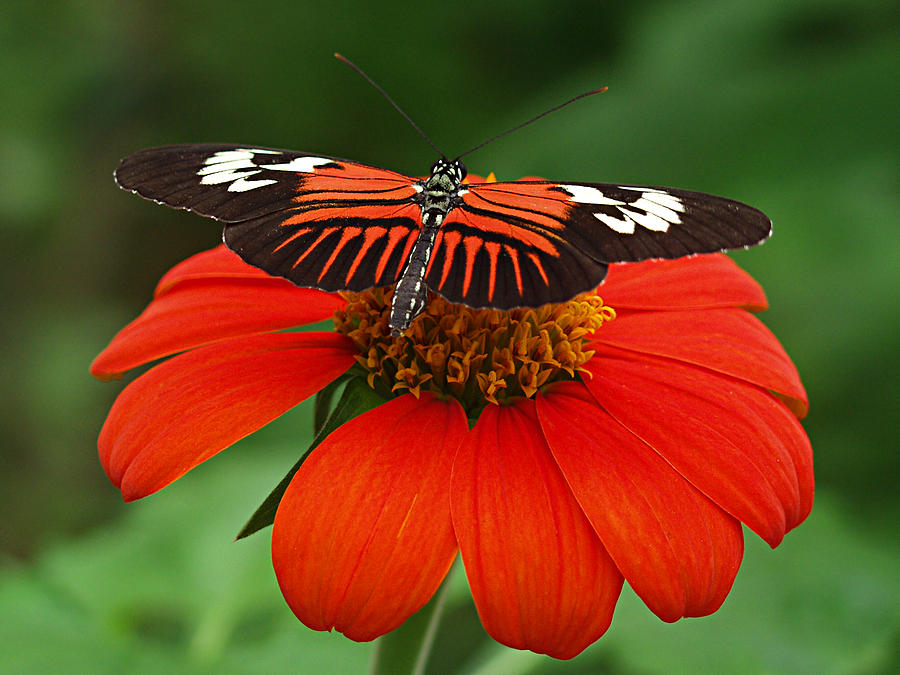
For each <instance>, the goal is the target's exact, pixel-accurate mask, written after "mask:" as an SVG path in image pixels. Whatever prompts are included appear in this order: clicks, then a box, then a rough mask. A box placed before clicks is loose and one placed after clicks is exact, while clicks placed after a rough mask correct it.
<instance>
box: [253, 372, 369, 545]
mask: <svg viewBox="0 0 900 675" xmlns="http://www.w3.org/2000/svg"><path fill="white" fill-rule="evenodd" d="M332 393H333V392H332ZM384 402H385V400H384V399H383V398H381V397H380V396H379V395H378V394H376V393H375V392H374V391H372V389H371V387H369V385H368V384H366V381H365V380H364V379H362V378H358V377H357V378H353V379H351V380H350V381H349V382H348V383H347V386H346V388H345V389H344V393H343V394H342V395H341V399H340V400H339V401H338V403H337V405H336V406H335V407H334V410H332V411H331V414H330V415H329V416H328V419H327V421H326V422H325V424H324V425H323V426H322V427H321V429H319V431H318V433H316V437H315V438H314V439H313V442H312V443H311V444H310V446H309V448H308V449H307V450H306V452H304V453H303V456H302V457H300V459H299V460H297V463H296V464H294V466H293V467H291V470H290V471H288V472H287V474H286V475H285V477H284V478H282V479H281V482H280V483H278V485H277V486H276V487H275V489H274V490H272V492H270V493H269V496H268V497H266V499H265V501H263V503H262V504H260V506H259V508H257V509H256V511H255V512H254V513H253V515H252V516H250V520H248V521H247V523H246V524H245V525H244V527H242V528H241V531H240V532H238V534H237V537H235V539H243V538H244V537H248V536H250V535H251V534H253V533H254V532H258V531H259V530H261V529H263V528H264V527H268V526H269V525H271V524H272V523H274V522H275V511H277V510H278V504H279V503H280V502H281V498H282V496H284V491H285V490H287V486H288V485H289V484H290V482H291V479H292V478H293V477H294V474H295V473H297V470H298V469H299V468H300V466H301V465H302V464H303V462H304V461H306V458H307V457H309V453H311V452H312V451H313V450H314V449H315V447H316V446H317V445H319V443H321V442H322V441H323V440H325V438H326V437H327V436H328V435H329V434H330V433H331V432H332V431H334V430H335V429H337V428H338V427H339V426H341V425H342V424H344V422H347V421H349V420H351V419H353V418H354V417H358V416H359V415H361V414H363V413H364V412H366V411H368V410H371V409H372V408H375V407H377V406H379V405H381V404H382V403H384Z"/></svg>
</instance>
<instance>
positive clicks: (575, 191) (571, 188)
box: [559, 185, 622, 206]
mask: <svg viewBox="0 0 900 675" xmlns="http://www.w3.org/2000/svg"><path fill="white" fill-rule="evenodd" d="M559 187H561V188H562V189H563V190H565V191H566V192H568V193H569V194H570V195H572V199H571V201H573V202H578V203H579V204H607V205H612V206H621V205H622V202H620V201H619V200H617V199H610V198H609V197H607V196H606V195H605V194H603V192H601V191H600V190H598V189H597V188H592V187H588V186H587V185H560V186H559Z"/></svg>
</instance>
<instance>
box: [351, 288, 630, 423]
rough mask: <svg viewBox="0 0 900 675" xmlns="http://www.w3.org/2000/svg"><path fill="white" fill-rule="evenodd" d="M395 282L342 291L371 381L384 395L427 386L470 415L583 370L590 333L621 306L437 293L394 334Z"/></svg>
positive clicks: (584, 298)
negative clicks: (511, 303) (506, 305)
mask: <svg viewBox="0 0 900 675" xmlns="http://www.w3.org/2000/svg"><path fill="white" fill-rule="evenodd" d="M392 293H393V291H392V289H390V288H375V289H372V290H369V291H363V292H361V293H350V292H346V293H342V295H343V296H344V297H345V298H346V299H347V306H346V307H345V308H344V309H341V310H339V311H338V312H336V313H335V326H336V328H337V330H338V332H340V333H343V334H345V335H347V336H348V337H349V338H350V339H351V340H353V341H354V342H355V343H356V345H357V346H358V347H359V354H358V355H357V357H356V360H357V362H358V363H359V364H360V365H361V366H362V367H363V368H365V369H366V370H367V371H368V382H369V385H370V386H372V387H373V388H375V389H376V390H380V391H383V392H385V393H387V392H392V393H402V392H405V391H408V392H410V393H412V394H413V395H414V396H419V394H420V392H421V391H423V390H426V391H432V392H434V393H436V394H438V395H439V396H443V397H449V396H452V397H453V398H456V399H458V400H459V401H460V402H461V403H462V404H463V406H464V407H465V408H466V410H467V411H468V412H469V414H470V415H473V416H474V415H475V414H477V412H478V411H480V410H481V408H483V407H484V406H485V405H487V404H501V403H503V402H504V401H509V400H511V399H513V398H516V397H522V396H525V397H532V396H534V395H535V394H536V393H537V392H538V391H539V390H540V389H541V387H543V386H545V385H547V384H549V383H551V382H557V381H560V380H571V379H574V378H576V377H577V376H578V373H585V372H586V371H585V370H584V369H583V368H582V365H583V364H584V363H585V362H586V361H587V360H588V359H590V358H591V356H593V351H591V350H588V349H584V348H583V347H584V343H585V342H586V341H587V338H588V337H589V336H590V335H591V334H592V333H594V331H596V330H598V329H599V328H600V327H601V326H602V325H603V323H604V322H606V321H610V320H612V319H613V318H615V311H614V310H613V309H612V308H611V307H607V306H605V305H604V304H603V301H602V300H601V298H600V297H599V296H596V295H592V294H590V293H586V294H584V295H580V296H578V297H576V298H574V299H573V300H570V301H569V302H564V303H559V304H554V305H544V306H543V307H536V308H527V307H524V308H520V309H513V310H509V311H501V310H496V309H472V308H471V307H466V306H465V305H454V304H451V303H449V302H447V301H446V300H444V299H443V298H442V297H440V296H438V295H432V296H431V299H430V301H429V303H428V305H427V306H426V308H425V311H424V312H423V313H422V315H421V316H419V317H418V318H417V319H416V320H415V321H413V323H412V325H411V326H410V327H409V329H408V330H407V331H406V334H405V335H403V336H401V337H398V338H393V337H391V333H390V328H389V326H388V319H389V315H390V305H391V295H392Z"/></svg>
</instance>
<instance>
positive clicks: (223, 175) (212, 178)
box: [200, 169, 262, 185]
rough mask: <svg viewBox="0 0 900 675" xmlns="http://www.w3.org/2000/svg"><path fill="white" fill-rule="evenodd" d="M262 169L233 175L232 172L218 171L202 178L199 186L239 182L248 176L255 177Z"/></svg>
mask: <svg viewBox="0 0 900 675" xmlns="http://www.w3.org/2000/svg"><path fill="white" fill-rule="evenodd" d="M261 171H262V169H256V170H255V171H244V172H238V173H235V172H234V171H218V172H216V173H211V174H209V175H207V176H203V178H201V179H200V184H201V185H218V184H219V183H227V182H228V181H232V180H239V179H243V178H247V177H248V176H255V175H256V174H258V173H260V172H261Z"/></svg>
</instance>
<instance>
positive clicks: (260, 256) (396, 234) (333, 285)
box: [115, 144, 421, 291]
mask: <svg viewBox="0 0 900 675" xmlns="http://www.w3.org/2000/svg"><path fill="white" fill-rule="evenodd" d="M115 177H116V181H117V183H118V184H119V185H120V186H121V187H122V188H124V189H126V190H130V191H132V192H134V193H136V194H138V195H140V196H142V197H145V198H147V199H151V200H153V201H155V202H158V203H161V204H165V205H167V206H171V207H174V208H180V209H187V210H190V211H193V212H195V213H198V214H200V215H202V216H207V217H210V218H215V219H217V220H221V221H224V222H225V223H226V226H225V231H224V235H223V238H224V240H225V243H226V245H227V246H228V247H229V248H230V249H231V250H233V251H235V252H236V253H237V254H238V255H240V256H241V258H243V259H244V260H245V261H246V262H248V263H250V264H251V265H254V266H256V267H259V268H261V269H263V270H265V271H266V272H268V273H270V274H273V275H276V276H282V277H285V278H287V279H289V280H290V281H292V282H294V283H295V284H297V285H298V286H309V287H315V288H321V289H323V290H328V291H336V290H363V289H366V288H371V287H373V286H384V285H389V284H393V283H395V282H396V281H397V279H398V278H399V276H400V273H401V272H402V269H403V264H404V262H405V260H406V257H407V256H408V254H409V250H410V249H411V247H412V245H413V243H414V242H415V238H416V236H417V235H418V233H419V230H420V228H421V220H420V211H419V208H418V207H417V206H416V205H415V204H413V203H412V202H411V199H412V197H413V196H414V195H415V194H416V191H415V189H414V188H413V187H412V186H413V183H414V182H415V181H414V179H412V178H409V177H407V176H404V175H402V174H399V173H395V172H393V171H387V170H385V169H379V168H376V167H371V166H366V165H364V164H359V163H357V162H351V161H348V160H344V159H339V158H335V157H328V156H323V155H314V154H310V153H303V152H293V151H290V150H277V149H274V148H259V147H255V146H240V145H227V144H201V145H197V144H192V145H172V146H166V147H161V148H151V149H148V150H142V151H140V152H137V153H135V154H133V155H130V156H128V157H126V158H125V159H124V160H122V163H121V164H120V166H119V168H118V169H117V170H116V173H115Z"/></svg>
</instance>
